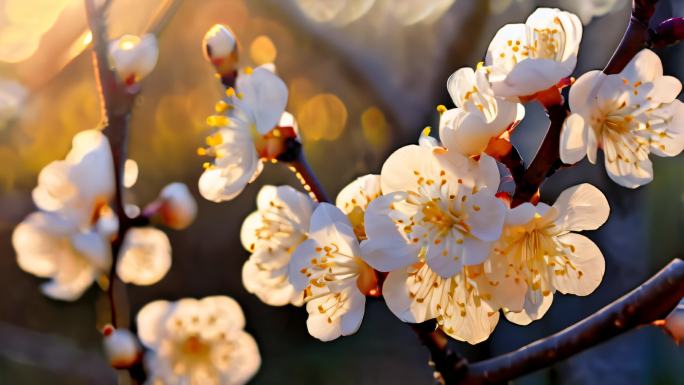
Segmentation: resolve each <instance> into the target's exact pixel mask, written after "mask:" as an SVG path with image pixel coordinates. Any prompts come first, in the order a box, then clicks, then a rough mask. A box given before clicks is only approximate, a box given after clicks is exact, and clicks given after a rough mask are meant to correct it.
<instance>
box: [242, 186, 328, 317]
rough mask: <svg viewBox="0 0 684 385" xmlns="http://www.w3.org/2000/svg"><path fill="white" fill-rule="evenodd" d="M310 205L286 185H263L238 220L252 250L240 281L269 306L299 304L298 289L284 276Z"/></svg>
mask: <svg viewBox="0 0 684 385" xmlns="http://www.w3.org/2000/svg"><path fill="white" fill-rule="evenodd" d="M314 205H315V203H314V201H313V200H311V198H310V197H309V196H308V195H306V194H304V193H301V192H299V191H297V190H295V189H294V188H292V187H290V186H278V187H276V186H264V187H262V188H261V190H260V191H259V194H258V195H257V211H255V212H253V213H252V214H250V215H249V216H248V217H247V218H246V219H245V221H244V223H243V224H242V229H241V231H240V238H241V240H242V244H243V246H244V247H245V249H247V250H248V251H249V252H251V253H252V255H251V256H250V258H249V260H248V261H247V262H246V263H245V265H244V267H243V269H242V282H243V284H244V285H245V288H246V289H247V291H249V292H250V293H253V294H255V295H256V296H258V297H259V299H261V300H262V301H263V302H265V303H267V304H269V305H271V306H283V305H287V304H289V303H292V304H294V305H301V304H302V297H303V294H302V291H301V290H296V289H295V288H294V287H293V286H292V284H290V281H289V280H288V264H289V263H290V259H291V257H292V253H293V251H294V250H295V248H296V247H297V246H299V245H300V244H301V243H302V242H303V241H304V240H305V239H306V235H307V234H308V232H309V224H310V220H311V214H312V213H313V210H314Z"/></svg>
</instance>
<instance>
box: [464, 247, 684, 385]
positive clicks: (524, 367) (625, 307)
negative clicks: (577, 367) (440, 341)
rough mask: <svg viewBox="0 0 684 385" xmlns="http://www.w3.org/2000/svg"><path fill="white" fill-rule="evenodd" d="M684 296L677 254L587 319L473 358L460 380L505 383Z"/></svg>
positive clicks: (660, 312)
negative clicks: (510, 348) (495, 354)
mask: <svg viewBox="0 0 684 385" xmlns="http://www.w3.org/2000/svg"><path fill="white" fill-rule="evenodd" d="M682 297H684V262H683V261H682V260H680V259H675V260H673V261H672V262H670V263H669V264H668V265H667V266H665V267H664V268H663V269H662V270H660V271H659V272H658V273H657V274H655V275H654V276H653V277H651V278H650V279H649V280H648V281H646V282H644V283H643V284H642V285H639V286H637V288H636V289H634V290H632V291H631V292H630V293H629V294H627V295H625V296H623V297H622V298H620V299H618V300H616V301H615V302H613V303H611V304H610V305H608V306H606V307H604V308H603V309H601V310H600V311H598V312H596V313H594V314H593V315H591V316H589V317H588V318H585V319H584V320H582V321H580V322H578V323H576V324H575V325H572V326H570V327H568V328H567V329H565V330H563V331H561V332H559V333H556V334H554V335H552V336H550V337H547V338H544V339H542V340H539V341H537V342H534V343H532V344H529V345H527V346H524V347H522V348H520V349H518V350H516V351H513V352H511V353H508V354H504V355H501V356H498V357H495V358H491V359H488V360H484V361H480V362H477V363H473V364H471V365H470V366H469V367H468V371H467V374H466V375H465V377H464V378H463V379H461V380H459V381H458V382H456V383H458V384H468V385H475V384H500V383H505V382H507V381H510V380H512V379H514V378H517V377H520V376H522V375H525V374H529V373H532V372H534V371H536V370H539V369H541V368H545V367H548V366H550V365H553V364H555V363H557V362H559V361H561V360H564V359H566V358H568V357H571V356H573V355H575V354H577V353H579V352H581V351H584V350H586V349H589V348H591V347H593V346H596V345H598V344H600V343H602V342H604V341H607V340H609V339H611V338H613V337H615V336H618V335H620V334H623V333H625V332H627V331H629V330H632V329H635V328H637V327H640V326H648V325H652V323H653V322H654V321H657V320H660V319H663V318H665V317H666V316H667V314H668V313H670V312H671V311H672V309H674V308H675V307H676V306H677V304H678V303H679V301H680V299H681V298H682Z"/></svg>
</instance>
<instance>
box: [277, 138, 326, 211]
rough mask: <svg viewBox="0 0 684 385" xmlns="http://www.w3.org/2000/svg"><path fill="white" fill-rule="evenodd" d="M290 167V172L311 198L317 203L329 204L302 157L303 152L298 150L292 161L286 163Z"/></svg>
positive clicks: (304, 158) (323, 191)
mask: <svg viewBox="0 0 684 385" xmlns="http://www.w3.org/2000/svg"><path fill="white" fill-rule="evenodd" d="M287 163H288V165H289V166H290V170H292V172H294V173H295V175H296V176H297V179H298V180H299V182H300V183H301V184H302V186H303V187H304V190H306V191H307V192H308V193H309V195H311V197H312V198H314V199H316V200H317V201H318V202H328V203H330V202H331V201H330V198H329V197H328V194H326V193H325V190H323V186H322V185H321V183H320V182H319V181H318V178H316V175H315V174H314V172H313V170H312V169H311V166H309V163H308V162H307V161H306V157H305V156H304V151H303V150H302V149H300V150H299V151H298V153H297V156H296V157H295V159H294V160H291V161H289V162H287Z"/></svg>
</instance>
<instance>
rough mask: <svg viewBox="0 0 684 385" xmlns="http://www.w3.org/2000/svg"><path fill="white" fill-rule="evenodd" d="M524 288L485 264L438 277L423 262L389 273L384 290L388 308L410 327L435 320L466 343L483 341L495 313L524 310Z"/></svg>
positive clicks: (502, 272) (496, 316)
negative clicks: (503, 310)
mask: <svg viewBox="0 0 684 385" xmlns="http://www.w3.org/2000/svg"><path fill="white" fill-rule="evenodd" d="M524 290H525V286H524V285H522V283H521V282H520V281H519V280H516V279H514V278H513V277H511V276H509V275H506V274H505V269H502V268H501V267H500V266H496V265H492V264H491V263H490V262H489V261H487V262H485V263H483V264H479V265H472V266H464V267H463V268H462V269H461V271H460V272H458V273H457V274H455V275H453V276H451V277H449V278H442V277H440V276H439V275H438V274H436V273H435V272H434V271H433V270H432V269H430V267H429V266H428V265H427V264H426V263H424V262H418V263H415V264H413V265H410V266H408V267H405V268H401V269H397V270H394V271H391V272H390V273H389V274H388V275H387V278H386V279H385V283H384V285H383V287H382V292H383V296H384V298H385V302H386V303H387V306H388V307H389V308H390V310H391V311H392V313H394V315H396V316H397V317H398V318H399V319H400V320H402V321H404V322H410V323H418V322H424V321H427V320H430V319H434V318H436V319H437V324H438V326H439V327H440V328H441V329H442V330H443V331H444V332H445V333H446V334H448V335H449V336H451V337H453V338H455V339H457V340H459V341H465V342H468V343H470V344H473V345H474V344H477V343H480V342H482V341H484V340H486V339H487V338H488V337H489V335H490V334H491V333H492V332H493V331H494V328H495V327H496V325H497V323H498V322H499V309H502V308H507V309H517V310H522V306H523V302H524V297H525V291H524Z"/></svg>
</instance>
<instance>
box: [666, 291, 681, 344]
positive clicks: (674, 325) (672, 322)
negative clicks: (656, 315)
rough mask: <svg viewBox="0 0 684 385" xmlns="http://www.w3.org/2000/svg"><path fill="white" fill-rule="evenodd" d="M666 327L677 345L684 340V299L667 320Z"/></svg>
mask: <svg viewBox="0 0 684 385" xmlns="http://www.w3.org/2000/svg"><path fill="white" fill-rule="evenodd" d="M664 327H665V329H666V330H667V331H668V333H670V335H671V336H672V338H674V339H675V341H676V342H677V343H680V341H682V339H684V299H682V301H681V302H679V304H678V305H677V307H676V308H674V310H672V312H671V313H670V314H669V315H668V316H667V317H666V318H665V325H664Z"/></svg>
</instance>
